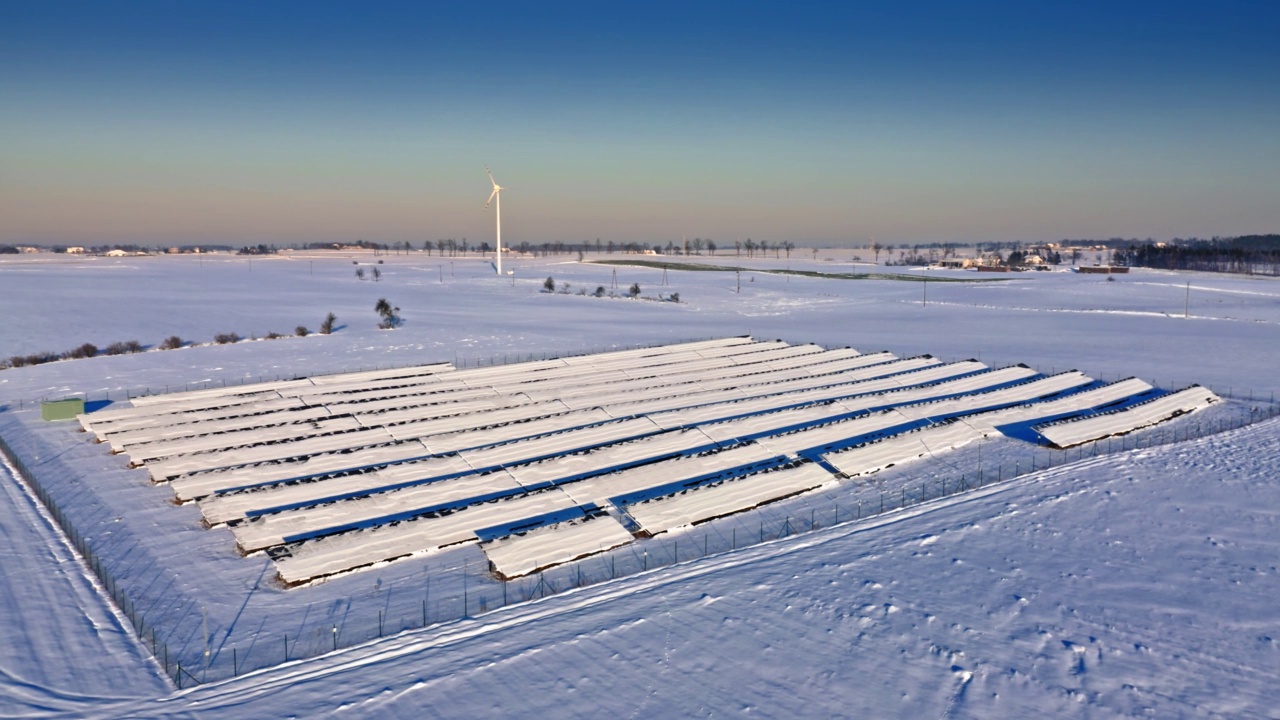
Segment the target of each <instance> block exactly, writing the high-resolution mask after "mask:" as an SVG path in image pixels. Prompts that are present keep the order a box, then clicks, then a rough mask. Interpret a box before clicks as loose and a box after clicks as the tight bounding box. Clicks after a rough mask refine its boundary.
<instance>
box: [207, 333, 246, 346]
mask: <svg viewBox="0 0 1280 720" xmlns="http://www.w3.org/2000/svg"><path fill="white" fill-rule="evenodd" d="M213 341H214V342H216V343H218V344H219V345H230V344H231V343H238V342H240V336H239V335H237V334H235V333H218V334H217V335H214V336H213Z"/></svg>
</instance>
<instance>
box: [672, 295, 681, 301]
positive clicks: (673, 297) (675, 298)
mask: <svg viewBox="0 0 1280 720" xmlns="http://www.w3.org/2000/svg"><path fill="white" fill-rule="evenodd" d="M671 302H673V303H678V302H680V293H671Z"/></svg>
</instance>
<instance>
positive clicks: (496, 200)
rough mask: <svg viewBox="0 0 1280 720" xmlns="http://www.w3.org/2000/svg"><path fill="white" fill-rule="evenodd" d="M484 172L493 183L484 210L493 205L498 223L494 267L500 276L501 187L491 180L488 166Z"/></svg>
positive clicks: (491, 176) (491, 174) (491, 175)
mask: <svg viewBox="0 0 1280 720" xmlns="http://www.w3.org/2000/svg"><path fill="white" fill-rule="evenodd" d="M484 172H485V174H486V175H488V176H489V182H491V183H493V193H491V194H490V195H489V199H488V200H487V201H485V204H484V209H485V210H488V209H489V203H493V212H494V216H495V217H496V218H497V222H498V226H497V227H498V252H497V253H495V255H494V257H495V258H496V259H497V265H496V267H497V270H498V274H499V275H501V274H502V196H501V195H499V194H498V193H501V192H502V186H501V185H499V184H498V181H497V180H494V179H493V173H491V172H489V166H488V165H485V166H484Z"/></svg>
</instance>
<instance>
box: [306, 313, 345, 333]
mask: <svg viewBox="0 0 1280 720" xmlns="http://www.w3.org/2000/svg"><path fill="white" fill-rule="evenodd" d="M337 319H338V316H337V315H334V314H333V313H329V314H328V315H325V317H324V322H322V323H320V334H321V335H328V334H329V333H331V332H333V323H334V322H336V321H337ZM304 329H305V328H304Z"/></svg>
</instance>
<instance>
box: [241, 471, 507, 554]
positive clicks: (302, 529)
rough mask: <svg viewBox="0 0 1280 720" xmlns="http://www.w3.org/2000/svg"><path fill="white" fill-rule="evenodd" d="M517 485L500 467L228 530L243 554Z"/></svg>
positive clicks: (501, 493)
mask: <svg viewBox="0 0 1280 720" xmlns="http://www.w3.org/2000/svg"><path fill="white" fill-rule="evenodd" d="M521 492H522V489H521V487H520V484H519V483H517V482H516V481H515V480H514V479H513V478H512V477H511V476H510V475H509V474H507V473H506V472H503V471H499V472H493V473H487V474H485V475H468V476H465V477H461V478H457V479H452V480H441V481H439V482H433V483H426V484H423V485H413V486H410V487H407V488H402V489H400V490H395V491H392V492H388V493H379V494H377V495H368V496H365V497H359V498H353V499H350V500H346V501H343V502H340V503H326V504H324V505H312V506H309V507H304V508H298V509H295V510H286V511H284V512H278V513H274V514H271V515H265V516H261V517H255V518H254V519H253V520H251V521H249V522H245V523H241V524H239V525H236V526H234V527H232V528H231V531H232V532H233V533H235V536H236V542H237V543H238V544H239V546H240V548H241V550H243V551H244V552H253V551H255V550H262V549H265V548H269V547H274V546H276V545H283V544H284V543H286V542H293V541H296V540H302V539H306V538H310V537H320V536H324V535H331V534H333V533H335V532H341V531H345V530H351V529H354V528H356V527H373V526H376V525H385V524H387V523H390V522H396V521H403V520H407V519H410V518H413V517H416V516H418V515H420V514H422V513H424V512H426V511H428V510H436V511H439V510H442V509H448V508H455V507H459V506H463V507H465V506H466V505H472V504H475V503H477V502H484V501H487V500H492V499H495V498H499V497H509V496H514V495H519V494H521Z"/></svg>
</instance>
